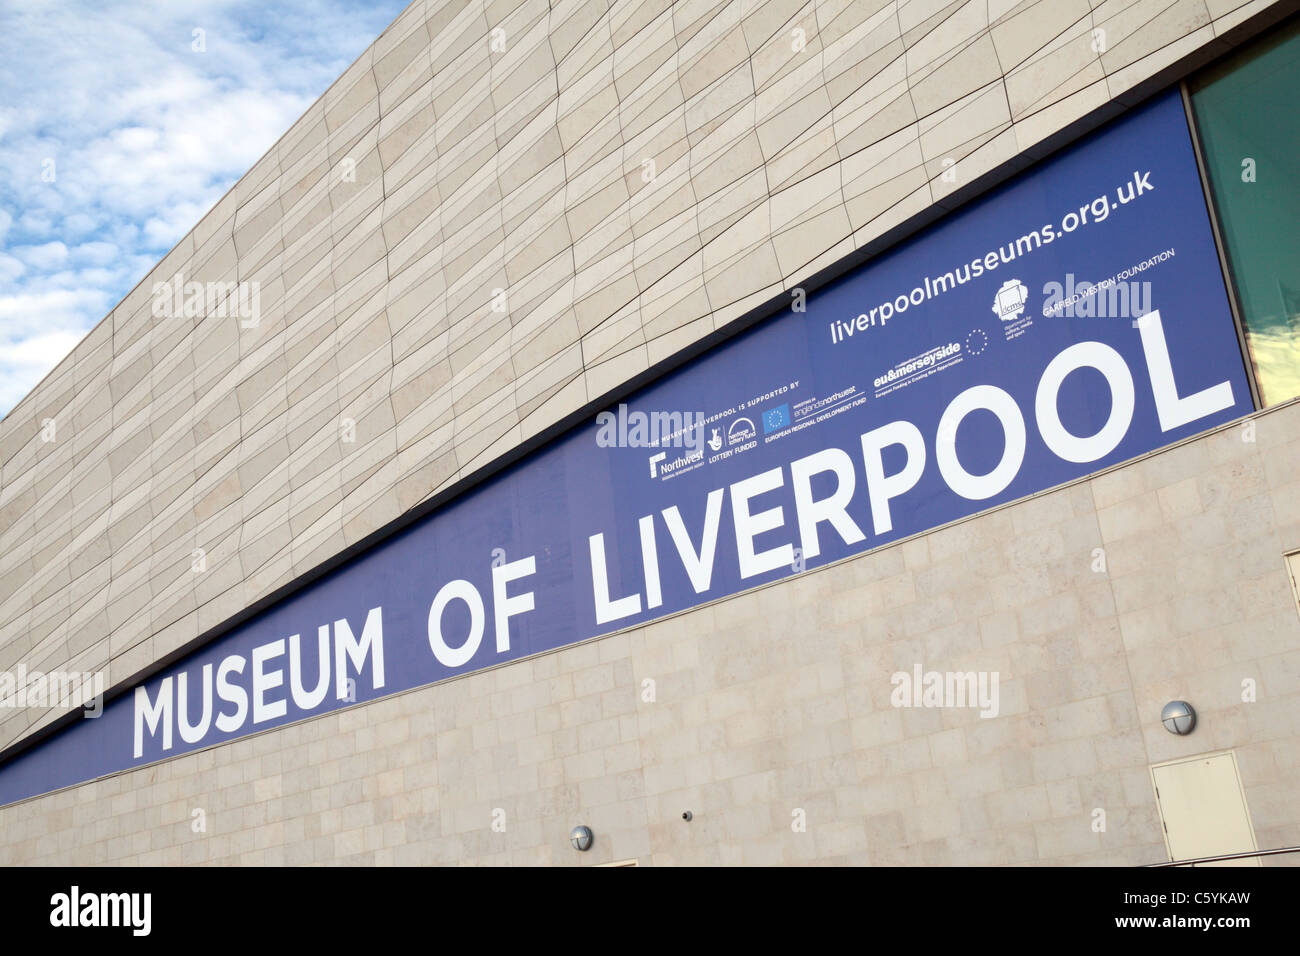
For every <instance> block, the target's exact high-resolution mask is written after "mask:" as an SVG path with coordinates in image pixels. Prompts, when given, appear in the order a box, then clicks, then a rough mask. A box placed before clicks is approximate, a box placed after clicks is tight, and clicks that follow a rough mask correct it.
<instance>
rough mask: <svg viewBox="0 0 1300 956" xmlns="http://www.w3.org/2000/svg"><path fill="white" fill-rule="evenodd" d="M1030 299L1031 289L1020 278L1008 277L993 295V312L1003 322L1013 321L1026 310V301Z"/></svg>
mask: <svg viewBox="0 0 1300 956" xmlns="http://www.w3.org/2000/svg"><path fill="white" fill-rule="evenodd" d="M1028 299H1029V290H1028V289H1026V288H1025V285H1024V283H1023V282H1021V281H1020V280H1019V279H1008V280H1007V281H1006V282H1004V283H1002V287H1001V288H999V289H998V291H997V294H996V295H995V296H994V297H993V312H994V314H996V315H997V317H998V318H1000V319H1001V320H1002V321H1003V322H1012V321H1014V320H1016V319H1018V318H1019V317H1020V313H1021V312H1023V311H1025V302H1026V301H1027V300H1028Z"/></svg>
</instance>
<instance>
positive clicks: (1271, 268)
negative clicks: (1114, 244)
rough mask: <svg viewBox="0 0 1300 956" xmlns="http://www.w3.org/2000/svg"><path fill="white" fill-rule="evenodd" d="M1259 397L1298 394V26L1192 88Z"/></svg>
mask: <svg viewBox="0 0 1300 956" xmlns="http://www.w3.org/2000/svg"><path fill="white" fill-rule="evenodd" d="M1191 91H1192V106H1193V109H1194V111H1195V114H1196V126H1197V131H1198V133H1199V134H1200V138H1201V147H1202V151H1203V153H1204V156H1205V163H1206V172H1207V173H1208V175H1209V180H1210V189H1211V192H1212V193H1213V196H1214V205H1215V211H1216V212H1217V214H1218V217H1219V229H1220V232H1221V233H1222V235H1223V241H1224V245H1225V246H1226V252H1227V256H1228V265H1229V267H1230V269H1231V272H1232V276H1233V283H1234V285H1235V287H1236V290H1237V298H1238V301H1239V303H1240V305H1241V312H1242V321H1243V324H1244V325H1245V332H1246V342H1247V345H1248V348H1249V351H1250V358H1251V361H1252V362H1253V364H1254V366H1255V377H1256V381H1257V382H1258V383H1259V389H1260V393H1261V394H1260V397H1261V399H1262V401H1263V403H1264V404H1265V405H1275V404H1277V403H1278V402H1283V401H1286V400H1287V399H1289V398H1294V397H1296V396H1297V395H1300V109H1297V100H1298V99H1300V24H1295V23H1293V24H1291V25H1290V26H1289V27H1287V28H1285V29H1281V30H1278V31H1275V32H1274V33H1272V34H1270V35H1269V36H1267V37H1265V38H1264V39H1262V40H1261V41H1259V42H1257V43H1255V44H1252V45H1251V46H1249V47H1247V48H1245V49H1244V50H1242V51H1241V52H1240V53H1238V54H1236V55H1235V56H1233V57H1230V58H1229V59H1228V60H1227V61H1225V62H1224V63H1222V64H1219V65H1218V66H1216V67H1215V68H1213V69H1212V70H1210V71H1209V72H1207V73H1206V74H1205V75H1203V76H1200V77H1198V78H1197V80H1196V81H1195V82H1194V83H1193V84H1191Z"/></svg>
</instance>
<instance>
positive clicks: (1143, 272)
mask: <svg viewBox="0 0 1300 956" xmlns="http://www.w3.org/2000/svg"><path fill="white" fill-rule="evenodd" d="M1252 408H1253V406H1252V403H1251V397H1250V391H1249V387H1248V384H1247V380H1246V377H1245V372H1244V366H1243V362H1242V358H1241V353H1240V350H1239V348H1238V343H1237V338H1236V333H1235V330H1234V327H1233V323H1232V319H1231V315H1230V312H1229V308H1228V301H1227V297H1226V293H1225V290H1224V286H1223V280H1222V276H1221V272H1220V268H1219V259H1218V255H1217V253H1216V250H1215V247H1214V243H1213V240H1212V237H1211V232H1210V226H1209V222H1208V219H1207V214H1206V206H1205V200H1204V196H1203V193H1202V190H1201V184H1200V179H1199V176H1198V173H1197V168H1196V164H1195V160H1194V157H1193V153H1192V147H1191V142H1190V139H1189V135H1188V130H1187V123H1186V120H1185V117H1184V114H1183V107H1182V104H1181V101H1180V99H1179V97H1178V95H1177V94H1176V93H1169V94H1167V95H1164V96H1162V97H1160V98H1158V99H1157V100H1154V101H1152V102H1151V103H1149V104H1148V105H1146V106H1144V107H1143V108H1141V109H1139V110H1137V111H1134V112H1133V113H1130V114H1128V115H1127V116H1125V117H1124V118H1122V119H1121V120H1119V121H1118V122H1115V123H1113V124H1111V125H1110V126H1109V127H1107V128H1106V129H1104V130H1103V131H1101V132H1099V133H1097V134H1096V135H1094V136H1092V137H1091V138H1090V139H1088V140H1087V141H1085V142H1084V143H1082V144H1080V145H1077V146H1075V147H1073V148H1071V149H1070V150H1068V151H1066V152H1064V153H1061V154H1058V155H1057V156H1055V157H1053V158H1052V159H1050V160H1049V161H1047V162H1044V163H1042V164H1040V165H1039V166H1037V167H1035V168H1034V169H1033V170H1032V171H1030V172H1029V173H1027V174H1025V175H1022V176H1021V177H1019V178H1018V179H1017V180H1014V181H1012V182H1011V183H1009V184H1007V185H1005V186H1003V187H1002V188H1000V189H998V190H997V191H995V192H993V193H991V194H989V195H988V196H986V197H984V198H982V199H980V200H979V201H977V202H975V203H972V204H970V205H969V206H967V207H965V208H963V209H962V210H961V211H959V212H958V213H956V214H954V215H952V216H950V217H948V218H947V219H945V220H944V221H942V222H940V223H939V224H937V225H936V226H934V227H932V228H930V229H929V230H927V231H926V232H924V233H923V234H921V235H919V236H918V237H916V238H914V239H912V240H910V241H908V242H907V243H905V244H903V245H900V246H899V247H897V248H895V249H894V250H892V251H890V252H889V253H888V254H886V255H883V256H881V257H879V258H877V259H875V260H873V261H872V262H870V263H869V264H867V265H866V266H865V267H863V268H861V269H859V270H858V271H856V272H854V273H852V274H850V275H848V276H846V277H845V278H843V279H841V280H839V281H837V282H835V283H834V284H832V285H830V286H828V287H825V288H823V289H821V290H819V291H818V292H816V293H814V294H812V295H810V296H808V297H807V298H806V301H805V299H804V296H803V294H802V293H801V292H798V291H797V290H796V292H795V294H794V295H793V296H792V300H791V307H790V309H789V311H787V312H784V313H783V314H781V315H778V316H775V317H773V318H772V319H769V320H767V321H765V322H763V323H761V324H759V325H757V326H755V327H753V328H751V329H749V330H748V331H746V332H744V333H742V334H741V335H739V336H737V337H735V338H733V339H731V340H730V341H728V342H726V343H724V344H723V345H721V346H719V347H718V348H716V349H714V350H712V351H710V352H709V353H706V354H705V355H703V356H701V357H699V358H697V359H695V360H693V361H692V362H690V363H689V364H687V365H684V366H683V367H681V368H680V369H678V370H676V371H675V372H673V373H672V374H670V375H668V376H666V377H664V378H662V379H660V380H659V381H657V382H655V383H654V384H652V385H651V386H649V387H647V388H645V389H643V390H641V391H640V392H638V393H637V394H635V395H634V396H632V397H631V398H629V399H628V401H627V402H626V403H624V404H620V405H619V406H617V407H615V408H611V409H609V410H607V411H604V412H601V413H600V414H599V415H597V416H596V417H595V419H594V420H593V421H591V422H589V423H587V424H586V425H584V426H582V427H578V428H576V429H574V430H573V431H571V432H569V433H568V434H566V435H565V436H563V437H562V438H560V439H557V440H556V441H554V442H553V443H551V444H549V445H548V446H546V447H545V448H543V449H542V450H540V451H539V452H537V453H536V454H534V455H532V456H530V457H529V458H527V459H525V460H523V461H521V462H520V463H518V464H517V465H515V466H513V467H511V468H510V469H507V470H505V471H503V472H501V473H500V474H498V475H496V476H494V477H493V478H492V479H490V480H489V481H487V482H484V483H483V484H481V485H479V486H477V487H475V488H474V489H473V490H471V491H469V492H468V493H466V494H464V495H463V496H461V497H459V498H457V499H456V500H454V501H453V502H451V503H450V504H448V505H447V506H445V507H443V508H442V509H440V510H438V511H436V512H434V513H433V514H431V515H429V516H428V517H427V518H425V519H422V520H421V521H419V522H417V523H415V524H413V525H411V526H410V527H409V528H407V529H405V530H404V531H402V532H400V533H398V534H396V535H394V536H392V537H391V538H388V539H387V540H385V541H384V542H383V543H381V544H380V545H378V546H376V547H375V548H374V549H372V550H370V551H368V552H367V553H365V554H363V555H361V556H359V557H358V558H356V559H355V560H353V561H351V562H350V563H348V564H347V565H345V566H343V567H341V568H340V569H338V570H336V571H334V572H332V573H331V574H329V575H327V576H326V577H324V578H322V579H321V580H319V581H317V582H315V583H313V584H311V585H309V586H307V587H305V588H303V589H302V590H300V591H298V592H296V593H294V594H293V595H292V596H290V597H288V598H286V599H285V600H284V601H282V602H280V603H279V604H278V605H276V606H275V607H273V608H271V609H270V610H268V611H266V612H265V613H262V614H261V615H259V616H258V617H256V618H255V619H253V620H251V621H249V622H247V623H245V624H243V625H240V626H239V627H237V628H235V629H233V630H231V631H229V632H228V633H226V634H225V635H224V636H222V637H220V638H218V639H217V640H215V641H213V642H211V643H209V644H207V645H205V646H204V647H202V648H200V649H199V650H197V651H195V652H194V653H193V654H192V655H190V656H189V657H188V658H186V659H185V660H182V661H181V662H179V663H178V664H176V665H174V666H172V667H170V668H168V669H166V670H165V671H164V672H162V673H160V674H158V675H157V676H155V677H153V678H151V679H150V680H148V681H146V682H145V683H144V684H143V685H141V686H139V687H137V688H135V689H134V691H133V692H128V693H126V694H123V695H121V696H120V697H117V698H115V699H114V700H113V701H111V702H109V703H108V704H107V706H105V707H104V708H103V710H102V713H101V714H100V716H98V717H94V718H87V719H84V720H79V721H77V722H76V723H74V724H72V725H71V726H70V727H69V728H68V729H66V730H64V731H61V732H60V733H59V734H57V735H55V736H52V737H51V738H50V739H49V740H48V741H45V742H43V743H41V744H39V745H38V746H36V747H33V748H31V749H29V750H28V751H26V752H24V753H22V754H20V755H18V756H17V757H15V758H14V759H12V760H11V761H9V762H8V763H7V764H6V765H5V766H3V767H0V803H8V802H12V801H15V800H19V799H22V798H25V797H30V796H32V795H35V794H40V793H44V792H48V791H50V790H53V789H57V788H60V787H64V786H68V785H70V784H76V783H79V782H82V781H86V780H90V779H93V778H95V777H99V776H102V775H105V774H109V773H113V772H117V771H121V770H125V769H129V768H131V767H135V766H140V765H142V764H146V763H150V762H153V761H157V760H161V759H164V758H169V757H173V756H176V755H178V754H183V753H187V752H190V751H194V750H197V749H199V748H203V747H209V746H211V745H213V744H216V743H220V742H222V741H227V740H231V739H233V738H237V737H241V736H245V735H247V734H250V733H255V732H258V731H262V730H267V729H269V728H272V727H277V726H280V725H283V724H286V723H289V722H292V721H298V720H302V719H304V718H307V717H311V716H313V715H316V714H321V713H324V712H327V711H331V710H335V709H338V708H340V707H345V706H353V705H355V704H359V703H362V702H364V701H367V700H373V699H375V698H378V697H382V696H387V695H390V694H393V693H396V692H400V691H404V690H408V689H410V688H415V687H420V686H423V685H427V684H431V683H434V682H437V681H442V680H446V679H447V678H450V677H454V676H456V675H458V674H464V673H467V672H470V671H474V670H478V669H481V668H484V667H488V666H491V665H495V664H500V663H502V662H505V661H510V660H514V659H517V658H521V657H526V656H529V655H533V654H538V653H541V652H543V651H548V650H551V649H553V648H557V647H561V646H563V645H566V644H572V643H575V642H577V641H582V640H586V639H588V638H591V637H593V636H597V635H600V634H605V633H609V632H612V631H616V630H620V629H623V628H626V627H630V626H633V625H636V624H640V623H642V622H645V621H648V620H651V619H654V618H659V617H663V616H665V615H668V614H672V613H674V612H677V611H681V610H684V609H686V608H690V607H693V606H696V605H699V604H702V603H704V602H707V601H712V600H716V599H718V598H721V597H724V596H727V595H730V594H734V593H736V592H738V591H742V590H745V589H748V588H752V587H755V586H757V585H762V584H765V583H768V582H771V581H774V580H777V579H780V578H784V577H788V576H791V575H795V574H799V573H801V572H803V571H805V570H806V569H810V568H815V567H817V566H820V565H824V564H826V563H828V562H832V561H837V560H839V559H841V558H845V557H847V556H849V555H853V554H857V553H860V552H863V551H866V550H868V549H871V548H876V547H879V546H881V545H884V544H887V543H889V542H891V541H896V540H898V539H900V538H903V537H906V536H909V535H913V534H916V533H918V532H922V531H925V530H927V529H930V528H934V527H936V526H938V525H942V524H945V523H947V522H951V521H953V520H956V519H959V518H962V517H964V516H967V515H971V514H974V513H976V512H979V511H982V510H985V509H988V508H991V507H993V506H996V505H999V504H1002V503H1004V502H1008V501H1013V500H1015V499H1018V498H1023V497H1025V496H1027V495H1031V494H1034V493H1036V492H1039V491H1042V490H1044V489H1046V488H1050V487H1052V486H1055V485H1059V484H1061V483H1063V482H1068V481H1071V480H1073V479H1076V478H1079V477H1081V476H1084V475H1087V474H1090V473H1092V472H1096V471H1098V470H1101V469H1103V468H1106V467H1108V466H1110V465H1113V464H1116V463H1118V462H1122V461H1125V460H1127V459H1130V458H1133V457H1135V456H1138V455H1142V454H1144V453H1146V452H1149V451H1151V450H1152V449H1155V448H1159V447H1161V446H1163V445H1167V444H1169V443H1171V442H1175V441H1178V440H1180V439H1182V438H1185V437H1187V436H1189V435H1193V434H1196V433H1198V432H1201V431H1204V430H1206V429H1209V428H1211V427H1213V426H1215V425H1218V424H1220V423H1223V422H1225V421H1228V420H1231V419H1233V418H1237V417H1240V416H1242V415H1246V414H1248V413H1250V412H1251V411H1252ZM10 684H11V686H10V687H8V688H5V687H3V686H0V694H4V693H6V692H7V693H8V694H9V698H10V700H13V699H15V698H16V697H21V695H22V694H23V693H27V694H28V695H29V701H28V702H30V693H31V690H32V687H33V684H32V678H31V677H30V675H29V676H28V678H27V682H26V684H25V685H24V686H14V682H13V681H12V680H11V681H10ZM19 702H20V703H21V700H20V701H19Z"/></svg>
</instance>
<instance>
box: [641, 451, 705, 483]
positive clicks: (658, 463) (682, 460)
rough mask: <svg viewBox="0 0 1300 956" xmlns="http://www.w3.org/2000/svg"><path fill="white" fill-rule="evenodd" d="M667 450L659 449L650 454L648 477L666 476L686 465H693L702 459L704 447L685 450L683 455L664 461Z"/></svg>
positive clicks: (666, 456)
mask: <svg viewBox="0 0 1300 956" xmlns="http://www.w3.org/2000/svg"><path fill="white" fill-rule="evenodd" d="M667 458H668V452H666V451H661V452H660V453H659V454H657V455H651V456H650V477H651V478H668V477H670V476H672V475H674V474H676V473H677V472H679V471H681V470H682V469H683V468H686V467H687V466H688V465H695V464H698V463H699V462H701V461H703V460H704V449H703V448H701V449H700V450H699V451H691V452H687V453H686V454H685V455H678V456H677V457H676V458H674V459H673V460H672V461H666V460H665V459H667Z"/></svg>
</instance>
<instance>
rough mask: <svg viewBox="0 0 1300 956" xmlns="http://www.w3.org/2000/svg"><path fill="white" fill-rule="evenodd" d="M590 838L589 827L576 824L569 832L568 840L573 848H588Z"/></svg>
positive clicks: (580, 849)
mask: <svg viewBox="0 0 1300 956" xmlns="http://www.w3.org/2000/svg"><path fill="white" fill-rule="evenodd" d="M592 839H593V837H592V833H591V827H584V826H576V827H574V828H573V830H572V831H571V832H570V833H569V842H570V843H572V844H573V848H574V849H575V850H579V851H586V850H590V849H591V841H592Z"/></svg>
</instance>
